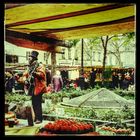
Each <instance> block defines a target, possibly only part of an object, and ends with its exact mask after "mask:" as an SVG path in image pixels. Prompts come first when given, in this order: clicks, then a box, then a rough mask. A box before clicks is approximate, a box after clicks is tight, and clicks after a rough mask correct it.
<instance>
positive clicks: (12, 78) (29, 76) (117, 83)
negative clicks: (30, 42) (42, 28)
mask: <svg viewBox="0 0 140 140" xmlns="http://www.w3.org/2000/svg"><path fill="white" fill-rule="evenodd" d="M38 54H39V53H38V52H37V51H32V52H31V55H30V56H29V66H28V68H27V70H26V71H25V72H24V73H23V74H22V76H21V77H20V76H19V75H18V74H17V73H13V71H11V70H10V71H6V72H5V91H8V92H14V90H15V83H17V82H19V83H22V84H23V85H24V86H23V87H24V91H25V93H26V94H27V95H29V96H31V102H32V107H33V111H34V114H35V119H34V121H35V123H41V122H42V120H43V118H42V106H41V103H42V95H43V93H52V92H54V93H56V92H59V91H61V90H62V89H63V88H70V87H71V86H72V87H73V88H75V89H77V88H78V87H80V88H81V89H87V88H89V87H90V88H94V87H95V85H96V78H97V70H95V69H94V68H92V70H91V72H90V73H87V72H85V73H83V74H82V75H81V76H79V78H76V80H70V79H69V77H68V72H67V71H66V70H61V71H59V70H57V71H56V72H55V74H54V75H52V74H51V71H50V70H49V69H48V68H46V67H45V66H44V65H43V64H42V63H39V62H38V61H37V60H38ZM134 84H135V81H134V69H132V70H122V71H113V72H112V81H111V87H112V88H114V89H115V88H118V87H119V88H121V89H124V90H125V89H126V90H128V87H129V85H134Z"/></svg>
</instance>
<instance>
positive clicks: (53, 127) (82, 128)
mask: <svg viewBox="0 0 140 140" xmlns="http://www.w3.org/2000/svg"><path fill="white" fill-rule="evenodd" d="M93 128H94V127H93V125H92V124H90V123H83V122H77V121H75V120H67V119H60V120H56V121H55V122H53V123H48V124H46V125H45V126H44V129H46V131H48V132H51V133H56V134H81V133H88V132H92V131H93Z"/></svg>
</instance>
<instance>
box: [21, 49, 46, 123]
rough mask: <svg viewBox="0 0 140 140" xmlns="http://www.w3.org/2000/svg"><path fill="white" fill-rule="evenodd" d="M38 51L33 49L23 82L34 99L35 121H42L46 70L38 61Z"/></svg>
mask: <svg viewBox="0 0 140 140" xmlns="http://www.w3.org/2000/svg"><path fill="white" fill-rule="evenodd" d="M38 54H39V53H38V52H37V51H32V52H31V55H30V56H29V67H28V69H27V71H25V73H24V74H23V77H22V80H20V81H22V82H24V83H25V89H26V90H25V91H28V94H29V95H30V96H31V99H32V106H33V111H34V114H35V120H34V121H35V123H36V124H38V123H41V122H42V120H43V119H42V94H43V93H45V92H46V88H47V87H46V72H45V67H44V66H43V64H41V63H38V62H37V60H38V58H37V57H38Z"/></svg>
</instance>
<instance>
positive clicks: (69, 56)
mask: <svg viewBox="0 0 140 140" xmlns="http://www.w3.org/2000/svg"><path fill="white" fill-rule="evenodd" d="M68 59H71V49H70V48H68Z"/></svg>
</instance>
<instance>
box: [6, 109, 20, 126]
mask: <svg viewBox="0 0 140 140" xmlns="http://www.w3.org/2000/svg"><path fill="white" fill-rule="evenodd" d="M18 123H19V121H18V119H17V118H16V115H15V113H14V112H11V111H9V112H8V113H5V126H7V125H16V124H18Z"/></svg>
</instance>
